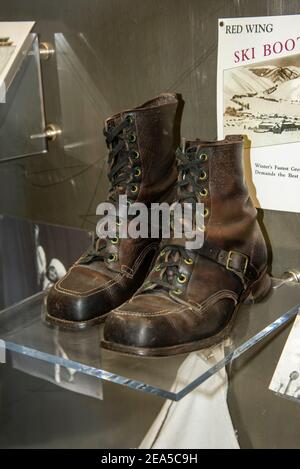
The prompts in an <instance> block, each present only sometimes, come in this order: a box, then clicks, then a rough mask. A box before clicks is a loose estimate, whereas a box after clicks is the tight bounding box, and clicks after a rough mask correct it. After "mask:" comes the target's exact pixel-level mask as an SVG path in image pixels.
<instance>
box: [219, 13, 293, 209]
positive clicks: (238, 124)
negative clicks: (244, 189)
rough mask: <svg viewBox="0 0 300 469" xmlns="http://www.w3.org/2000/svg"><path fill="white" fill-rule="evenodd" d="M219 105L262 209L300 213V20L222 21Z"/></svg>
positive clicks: (222, 131) (222, 124)
mask: <svg viewBox="0 0 300 469" xmlns="http://www.w3.org/2000/svg"><path fill="white" fill-rule="evenodd" d="M217 101H218V138H219V139H222V138H224V137H225V136H226V135H230V134H243V135H245V136H246V145H245V146H246V150H245V171H246V177H247V181H248V185H249V188H250V193H251V196H252V198H253V200H254V201H255V202H256V205H257V206H258V207H262V208H266V209H273V210H284V211H292V212H300V15H293V16H272V17H256V18H230V19H228V18H225V19H220V20H219V49H218V96H217Z"/></svg>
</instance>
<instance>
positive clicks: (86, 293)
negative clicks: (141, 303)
mask: <svg viewBox="0 0 300 469" xmlns="http://www.w3.org/2000/svg"><path fill="white" fill-rule="evenodd" d="M154 246H156V245H155V244H151V245H149V246H147V247H146V248H145V249H144V250H143V251H142V252H141V254H140V255H139V256H138V258H137V260H136V261H135V263H134V268H133V269H132V272H133V274H132V275H130V274H128V273H126V274H124V273H123V274H118V275H116V277H115V278H113V279H111V280H109V281H108V282H106V283H105V284H103V285H101V286H100V287H97V288H93V289H90V290H86V291H84V292H76V291H74V290H69V289H67V288H64V287H63V286H62V285H61V283H62V282H63V281H64V280H66V278H68V277H69V275H70V274H71V272H72V270H73V268H74V267H75V266H74V267H71V269H70V270H69V272H68V273H67V274H66V275H65V277H64V278H63V279H61V280H60V281H59V282H57V283H56V284H55V285H54V289H55V290H56V291H58V292H60V291H63V292H64V293H65V294H68V295H70V296H81V297H88V296H92V295H93V294H95V293H98V292H101V291H103V290H109V289H110V288H111V287H112V286H113V285H116V284H117V283H120V282H121V281H122V280H123V278H124V277H128V276H130V277H131V278H132V277H133V276H134V274H135V273H136V271H137V270H138V268H139V266H140V265H141V263H142V261H143V258H144V257H145V256H146V255H147V254H148V251H150V249H153V247H154ZM122 267H123V266H122Z"/></svg>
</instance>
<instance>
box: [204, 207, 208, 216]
mask: <svg viewBox="0 0 300 469" xmlns="http://www.w3.org/2000/svg"><path fill="white" fill-rule="evenodd" d="M208 215H209V209H208V208H205V209H204V212H203V216H204V218H207V217H208Z"/></svg>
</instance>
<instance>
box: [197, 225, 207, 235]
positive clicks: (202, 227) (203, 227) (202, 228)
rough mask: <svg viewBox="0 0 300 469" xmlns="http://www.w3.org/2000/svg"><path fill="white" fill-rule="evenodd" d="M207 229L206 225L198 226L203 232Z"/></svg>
mask: <svg viewBox="0 0 300 469" xmlns="http://www.w3.org/2000/svg"><path fill="white" fill-rule="evenodd" d="M205 230H206V227H205V225H201V226H198V231H201V233H204V231H205Z"/></svg>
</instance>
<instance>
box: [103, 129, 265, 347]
mask: <svg viewBox="0 0 300 469" xmlns="http://www.w3.org/2000/svg"><path fill="white" fill-rule="evenodd" d="M186 145H196V146H200V147H201V148H202V149H203V152H205V153H207V155H208V161H207V162H205V163H204V164H203V166H204V167H205V170H206V171H207V173H208V174H209V177H208V181H207V189H208V191H209V193H208V196H207V197H205V198H203V200H202V202H204V203H205V207H209V210H210V215H209V218H208V221H207V222H206V231H205V241H206V242H209V243H211V244H213V245H215V246H216V247H219V248H222V249H225V250H237V251H239V252H242V253H243V254H245V255H247V256H249V260H250V262H251V263H252V264H253V265H254V266H255V268H256V269H257V271H258V275H259V274H260V273H261V272H262V271H263V270H264V269H265V268H266V264H267V250H266V244H265V241H264V238H263V236H262V233H261V230H260V227H259V225H258V223H257V220H256V209H255V208H254V206H253V204H252V201H251V199H250V197H249V193H248V189H247V186H246V184H245V180H244V173H243V158H242V149H243V143H242V138H241V137H231V138H228V139H226V140H225V141H222V142H216V143H205V142H201V141H199V140H197V141H195V142H186ZM184 241H185V240H184V239H183V240H181V241H178V240H175V239H173V240H165V241H163V242H162V245H166V244H174V245H176V244H179V245H183V244H184ZM190 254H191V257H192V258H193V261H194V262H193V265H187V264H185V263H184V262H183V261H182V262H181V263H180V264H179V268H178V272H179V273H183V274H185V275H186V276H187V277H188V281H187V283H185V284H183V285H182V284H180V283H178V282H177V281H176V278H173V286H174V288H179V289H180V290H181V295H180V296H176V295H174V294H173V293H172V291H170V292H167V291H163V290H154V291H153V292H151V290H145V291H144V292H143V293H141V294H139V292H137V293H136V295H135V296H134V297H133V298H132V299H131V300H129V301H128V302H126V303H125V304H124V305H123V306H122V307H120V308H118V309H116V310H115V311H113V312H111V313H110V314H109V315H108V319H107V321H106V325H105V329H104V338H105V340H106V341H110V342H115V343H119V344H122V345H125V346H131V347H142V348H143V347H144V348H156V347H157V348H158V347H159V348H161V347H170V346H173V345H179V344H187V343H189V342H193V341H199V340H201V339H203V338H208V337H211V336H213V335H216V334H218V333H219V332H221V331H222V330H223V329H224V328H225V327H226V325H227V324H228V323H229V321H230V319H231V318H232V315H233V312H234V311H235V308H236V305H237V303H238V302H239V300H240V297H241V295H242V294H243V292H244V286H243V284H242V282H241V281H240V279H239V277H238V276H236V275H235V274H234V273H232V272H230V271H228V270H227V269H226V268H225V267H223V266H221V265H220V264H218V263H216V262H214V261H212V260H211V259H208V258H204V257H202V256H200V255H198V254H196V252H193V251H190ZM159 275H160V274H159V272H155V271H151V272H150V274H149V276H148V278H147V281H148V280H153V281H155V278H156V277H157V276H159Z"/></svg>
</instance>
